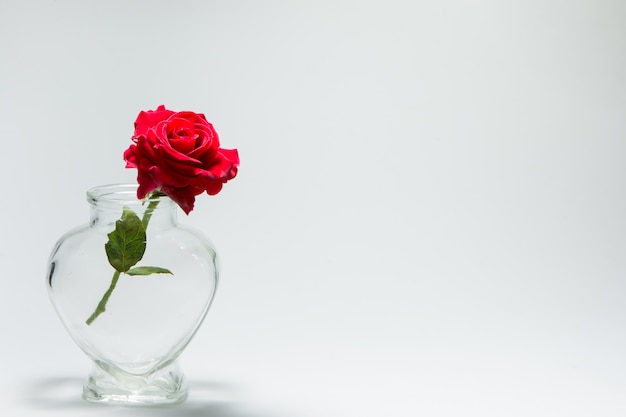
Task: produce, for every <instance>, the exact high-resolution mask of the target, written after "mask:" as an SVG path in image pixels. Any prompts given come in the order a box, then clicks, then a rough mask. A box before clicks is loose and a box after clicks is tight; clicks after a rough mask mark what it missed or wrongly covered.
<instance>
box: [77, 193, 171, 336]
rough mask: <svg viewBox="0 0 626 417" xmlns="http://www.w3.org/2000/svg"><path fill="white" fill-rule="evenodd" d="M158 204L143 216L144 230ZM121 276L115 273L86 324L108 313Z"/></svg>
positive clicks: (151, 204) (152, 204) (151, 203)
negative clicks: (108, 303)
mask: <svg viewBox="0 0 626 417" xmlns="http://www.w3.org/2000/svg"><path fill="white" fill-rule="evenodd" d="M158 204H159V200H152V201H151V202H150V204H148V207H147V208H146V211H144V212H143V216H142V218H141V224H142V225H143V228H144V230H147V229H148V223H150V218H151V217H152V213H153V212H154V210H155V209H156V207H157V205H158ZM120 274H121V272H120V271H117V270H116V271H115V272H114V273H113V278H112V279H111V285H109V289H108V290H107V292H105V293H104V295H103V296H102V299H101V300H100V302H99V303H98V306H97V307H96V310H95V311H94V312H93V313H92V314H91V316H89V318H88V319H87V321H85V323H87V325H88V326H89V325H91V323H93V321H94V320H95V319H96V318H98V316H99V315H100V314H102V313H104V312H105V311H106V305H107V302H108V301H109V298H110V297H111V294H112V293H113V290H114V289H115V286H116V285H117V281H118V280H119V279H120Z"/></svg>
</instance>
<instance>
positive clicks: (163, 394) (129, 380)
mask: <svg viewBox="0 0 626 417" xmlns="http://www.w3.org/2000/svg"><path fill="white" fill-rule="evenodd" d="M105 368H106V366H105ZM83 398H84V399H85V400H86V401H89V402H94V403H106V404H115V405H126V406H150V405H163V404H178V403H181V402H183V401H185V399H187V381H186V380H185V377H184V376H183V374H182V373H181V372H180V371H179V370H178V367H177V366H176V365H175V364H173V365H170V366H168V367H166V368H164V369H161V370H159V371H158V372H156V373H154V374H150V375H148V376H145V375H140V376H138V375H131V374H127V373H124V372H122V371H119V370H116V371H113V372H110V371H107V370H105V369H103V367H102V365H101V364H97V365H96V367H95V369H94V371H93V373H92V374H91V375H90V376H89V378H88V379H87V381H86V382H85V384H84V386H83Z"/></svg>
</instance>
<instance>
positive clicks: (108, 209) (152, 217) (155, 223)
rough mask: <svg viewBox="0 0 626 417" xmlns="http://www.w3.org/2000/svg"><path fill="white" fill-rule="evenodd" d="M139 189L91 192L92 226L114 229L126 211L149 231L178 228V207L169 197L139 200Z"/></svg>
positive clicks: (118, 187)
mask: <svg viewBox="0 0 626 417" xmlns="http://www.w3.org/2000/svg"><path fill="white" fill-rule="evenodd" d="M136 192H137V186H136V185H110V186H102V187H96V188H93V189H91V190H89V191H88V192H87V201H88V202H89V204H90V205H91V218H90V222H89V224H90V225H91V226H98V225H110V224H114V223H115V222H116V221H118V220H120V219H121V218H122V215H123V213H124V210H130V212H132V214H134V215H136V216H137V217H138V218H139V219H140V220H141V221H142V222H143V223H144V225H145V226H147V225H148V224H149V227H147V230H152V231H154V230H156V229H161V228H167V227H172V226H176V224H177V205H176V203H174V202H173V201H172V200H171V199H170V198H169V197H155V198H147V199H144V200H138V199H137V194H136Z"/></svg>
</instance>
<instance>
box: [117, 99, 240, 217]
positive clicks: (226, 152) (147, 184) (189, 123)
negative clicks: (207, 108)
mask: <svg viewBox="0 0 626 417" xmlns="http://www.w3.org/2000/svg"><path fill="white" fill-rule="evenodd" d="M132 141H133V142H134V143H133V144H132V145H130V147H129V148H128V149H127V150H126V151H125V152H124V159H125V160H126V168H137V182H138V183H139V188H138V189H137V197H138V198H139V199H142V198H144V197H145V196H146V195H147V194H148V193H150V192H152V191H155V190H157V191H160V192H162V193H165V194H167V195H168V196H169V197H170V198H171V199H172V200H174V201H175V202H176V203H177V204H178V205H179V206H180V207H181V208H182V209H183V211H184V212H185V213H187V214H189V212H190V211H191V210H193V205H194V202H195V200H196V198H195V197H196V196H197V195H199V194H202V193H203V192H205V191H206V192H207V193H208V194H209V195H215V194H217V193H219V192H220V190H221V189H222V184H224V183H225V182H226V181H228V180H231V179H233V178H235V176H236V175H237V169H238V167H239V154H238V153H237V149H222V148H220V141H219V138H218V135H217V132H216V131H215V129H213V125H212V124H211V123H209V122H208V121H207V119H206V118H205V117H204V115H203V114H201V113H193V112H190V111H182V112H174V111H171V110H167V109H166V108H165V106H159V107H158V108H157V109H156V110H149V111H142V112H141V113H139V116H137V120H136V121H135V134H134V135H133V137H132Z"/></svg>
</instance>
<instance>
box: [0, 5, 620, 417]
mask: <svg viewBox="0 0 626 417" xmlns="http://www.w3.org/2000/svg"><path fill="white" fill-rule="evenodd" d="M159 104H165V105H166V106H168V107H169V108H172V109H174V110H192V111H197V112H204V113H205V114H206V115H207V117H208V118H209V120H211V121H212V122H213V123H214V125H215V126H216V128H217V130H218V132H219V133H220V136H221V140H222V145H223V147H225V148H235V147H236V148H238V149H239V153H240V156H241V161H242V162H241V170H240V173H239V176H238V177H237V178H236V179H235V180H234V181H232V182H231V183H229V184H227V186H226V187H225V188H224V191H223V192H222V193H221V194H219V195H218V196H215V197H206V196H205V197H201V198H199V200H198V204H197V207H196V210H194V212H192V213H191V215H190V216H189V217H187V218H186V217H185V216H184V215H183V214H182V213H181V221H182V222H184V223H186V224H191V225H194V226H197V227H198V228H200V229H201V230H203V231H204V232H205V234H207V235H208V236H209V237H210V238H211V240H212V241H213V242H214V243H215V244H216V246H217V247H218V250H219V252H220V254H221V257H222V281H221V286H220V288H219V290H218V294H217V297H216V301H215V303H214V306H213V308H212V310H211V311H210V312H209V315H208V316H207V319H206V321H205V322H204V324H203V327H202V328H201V330H200V331H199V333H198V334H197V336H196V338H195V339H194V340H193V341H192V343H191V344H190V345H189V347H188V349H187V350H186V351H185V352H184V353H183V356H182V365H183V367H184V370H185V371H186V374H187V376H188V377H189V380H190V385H191V386H190V397H189V400H188V401H187V402H186V403H185V404H183V405H180V406H178V407H175V408H164V409H148V410H143V409H139V410H136V409H125V408H110V407H101V406H97V405H91V404H87V403H84V402H83V401H82V400H81V399H80V391H81V384H82V380H83V378H84V377H85V376H86V375H87V374H88V372H89V371H90V363H89V361H88V359H87V358H86V357H85V356H84V355H83V353H82V352H81V351H80V350H79V349H78V348H77V347H76V346H75V345H74V344H73V342H72V341H71V339H70V338H69V336H68V335H67V334H66V332H65V330H64V329H63V327H62V325H61V323H60V321H59V320H58V318H57V317H56V315H55V313H54V311H53V309H52V306H51V304H50V302H49V300H48V298H47V294H46V290H45V285H44V276H45V270H46V261H47V257H48V254H49V252H50V250H51V249H52V246H53V244H54V242H55V241H56V239H57V238H58V237H60V236H61V235H62V234H63V233H64V232H65V231H66V230H68V229H70V228H71V227H74V226H76V225H79V224H82V223H84V222H86V221H87V220H88V214H89V210H88V205H87V203H86V202H85V197H84V193H85V191H86V190H87V189H89V188H91V187H93V186H96V185H101V184H108V183H116V182H133V181H134V178H135V172H134V171H131V170H126V169H124V163H123V161H122V152H123V150H124V149H126V147H127V146H128V145H129V143H130V141H129V138H130V135H131V134H132V123H133V121H134V119H135V117H136V115H137V113H138V112H139V111H140V110H142V109H152V108H155V107H156V106H158V105H159ZM0 140H1V144H2V145H1V148H0V158H1V159H0V178H1V184H2V185H1V193H0V199H1V201H0V222H1V223H0V225H1V232H2V235H1V236H2V237H1V239H0V262H1V263H0V268H1V269H0V276H1V281H0V329H1V331H2V333H1V336H0V338H1V339H0V357H1V358H2V361H3V363H2V365H1V367H0V369H1V371H0V382H1V384H0V406H1V407H2V410H3V415H7V416H22V415H26V416H38V415H46V416H53V415H59V416H73V415H77V416H78V415H80V416H91V415H116V416H144V415H156V416H216V417H266V416H273V417H281V416H289V417H309V416H311V417H322V416H324V417H325V416H329V417H334V416H395V415H398V416H468V415H471V416H474V415H476V416H603V417H612V416H623V415H625V414H626V281H625V271H626V256H625V255H626V196H625V191H626V164H625V158H626V2H624V1H623V0H613V1H611V0H588V1H582V0H568V1H566V0H563V1H558V0H540V1H539V0H525V1H496V0H452V1H417V0H413V1H400V0H385V1H382V0H372V1H352V0H335V1H326V0H316V1H307V2H304V1H286V0H285V1H278V0H271V1H238V0H233V1H192V0H187V1H185V0H179V1H173V0H170V1H165V0H161V1H139V0H135V1H119V0H118V1H85V0H83V1H69V0H56V1H53V0H30V1H17V0H2V1H1V2H0ZM5 411H6V412H8V413H5Z"/></svg>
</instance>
